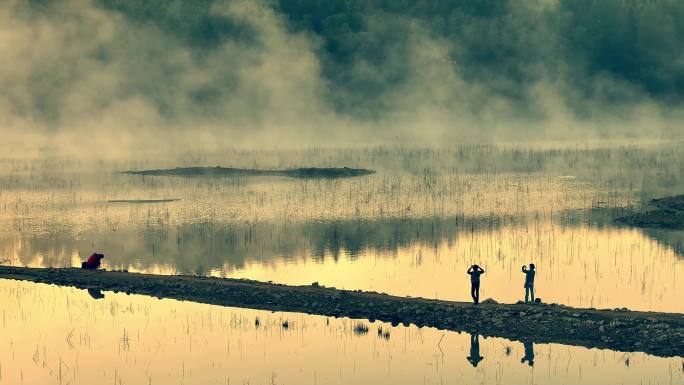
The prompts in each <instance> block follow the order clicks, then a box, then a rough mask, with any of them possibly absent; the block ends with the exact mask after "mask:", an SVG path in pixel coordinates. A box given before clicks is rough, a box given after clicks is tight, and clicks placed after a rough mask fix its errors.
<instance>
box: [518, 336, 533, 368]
mask: <svg viewBox="0 0 684 385" xmlns="http://www.w3.org/2000/svg"><path fill="white" fill-rule="evenodd" d="M522 343H523V346H524V347H525V357H523V358H522V359H521V360H520V363H521V364H524V363H525V361H527V364H528V365H530V366H534V344H533V343H532V341H522Z"/></svg>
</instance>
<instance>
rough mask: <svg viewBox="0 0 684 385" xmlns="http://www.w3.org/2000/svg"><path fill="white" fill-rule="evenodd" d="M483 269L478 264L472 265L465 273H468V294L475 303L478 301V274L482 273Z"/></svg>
mask: <svg viewBox="0 0 684 385" xmlns="http://www.w3.org/2000/svg"><path fill="white" fill-rule="evenodd" d="M484 272H485V271H484V269H482V268H481V267H480V266H478V265H472V266H470V268H469V269H468V271H467V273H468V274H469V275H470V296H472V297H473V302H475V305H477V304H478V303H480V276H481V275H482V274H484Z"/></svg>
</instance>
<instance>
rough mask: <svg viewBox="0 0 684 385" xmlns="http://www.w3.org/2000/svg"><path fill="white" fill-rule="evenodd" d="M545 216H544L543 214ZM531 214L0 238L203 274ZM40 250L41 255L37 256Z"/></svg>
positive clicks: (570, 221) (30, 252)
mask: <svg viewBox="0 0 684 385" xmlns="http://www.w3.org/2000/svg"><path fill="white" fill-rule="evenodd" d="M619 215H621V214H620V212H619V211H616V210H578V211H569V212H564V213H560V214H558V215H557V217H555V219H556V220H560V222H561V224H562V225H563V226H566V227H576V226H584V225H589V226H592V227H598V228H605V227H610V226H612V223H613V219H614V218H615V217H617V216H619ZM547 219H551V218H544V219H541V220H547ZM530 220H539V219H538V218H537V217H534V216H530V215H528V216H517V217H500V216H490V217H478V218H470V217H464V216H460V217H449V218H381V219H374V220H356V219H352V220H338V221H307V222H300V223H272V222H262V223H225V224H215V223H209V224H207V223H193V224H184V225H180V226H177V227H175V228H167V229H165V230H163V231H160V230H155V229H150V230H145V231H140V232H137V231H122V230H118V231H116V232H98V231H93V232H92V233H86V234H81V236H79V237H78V238H76V237H75V236H74V235H73V234H72V233H71V232H68V231H60V232H57V233H54V234H47V235H44V236H33V237H27V238H19V239H18V238H16V237H15V238H5V239H0V251H1V252H2V254H3V258H7V257H8V256H11V255H14V254H16V255H19V258H20V261H19V262H20V263H22V264H36V263H39V264H41V265H43V266H54V267H57V266H70V265H71V256H72V254H73V253H74V250H75V251H77V252H78V253H80V255H81V256H82V257H83V258H85V256H87V255H90V254H91V253H92V252H94V251H97V252H103V253H105V254H106V255H107V256H108V258H107V259H106V260H105V262H106V263H107V264H109V265H110V266H117V267H121V268H127V267H130V266H132V267H136V268H142V269H147V268H151V267H154V266H159V265H162V266H171V267H173V268H174V269H176V270H177V271H179V272H181V273H192V274H198V275H204V274H208V273H209V272H210V271H211V270H215V269H223V268H224V267H229V268H242V267H244V266H245V265H246V264H247V263H249V262H258V263H263V264H269V263H275V262H276V261H279V260H294V259H297V258H301V257H305V256H311V257H313V258H315V259H317V260H319V261H322V260H324V259H325V258H333V259H334V260H337V259H338V258H340V256H342V255H346V256H348V257H349V258H356V257H358V256H359V255H360V254H362V253H364V252H366V251H375V252H380V253H385V254H386V255H388V256H391V255H393V253H394V252H396V251H397V250H398V249H400V248H406V247H409V246H412V245H416V244H422V245H426V246H428V247H430V246H432V247H437V246H439V245H440V244H442V243H444V242H447V243H451V242H456V241H457V239H458V238H459V237H463V236H464V234H468V233H472V232H479V231H490V230H497V229H500V228H502V227H504V226H519V225H523V224H524V223H525V222H526V221H530ZM642 231H643V232H644V233H645V234H646V235H647V236H649V237H651V238H653V239H655V240H657V241H658V242H661V243H663V244H665V245H668V246H671V247H673V248H674V249H675V250H676V251H677V252H678V253H681V245H682V242H683V240H684V231H679V232H674V231H665V230H642ZM36 256H40V258H39V259H40V260H39V259H38V258H37V257H36Z"/></svg>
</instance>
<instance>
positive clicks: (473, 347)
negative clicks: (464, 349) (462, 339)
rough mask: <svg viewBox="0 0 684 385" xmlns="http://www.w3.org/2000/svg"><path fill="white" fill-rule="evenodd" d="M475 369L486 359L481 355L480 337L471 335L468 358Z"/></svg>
mask: <svg viewBox="0 0 684 385" xmlns="http://www.w3.org/2000/svg"><path fill="white" fill-rule="evenodd" d="M466 359H467V360H468V362H470V364H471V365H473V367H477V364H479V363H480V361H482V360H484V357H482V356H481V355H480V335H479V334H471V335H470V356H468V357H467V358H466Z"/></svg>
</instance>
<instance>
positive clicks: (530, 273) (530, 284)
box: [522, 263, 536, 302]
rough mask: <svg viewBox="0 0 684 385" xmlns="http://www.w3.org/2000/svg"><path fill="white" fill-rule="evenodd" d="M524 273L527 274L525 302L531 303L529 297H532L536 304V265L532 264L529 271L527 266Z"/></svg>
mask: <svg viewBox="0 0 684 385" xmlns="http://www.w3.org/2000/svg"><path fill="white" fill-rule="evenodd" d="M522 272H523V273H525V302H529V301H528V296H531V297H532V302H534V275H535V274H536V270H535V268H534V263H530V269H529V270H528V269H527V266H523V267H522Z"/></svg>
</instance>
